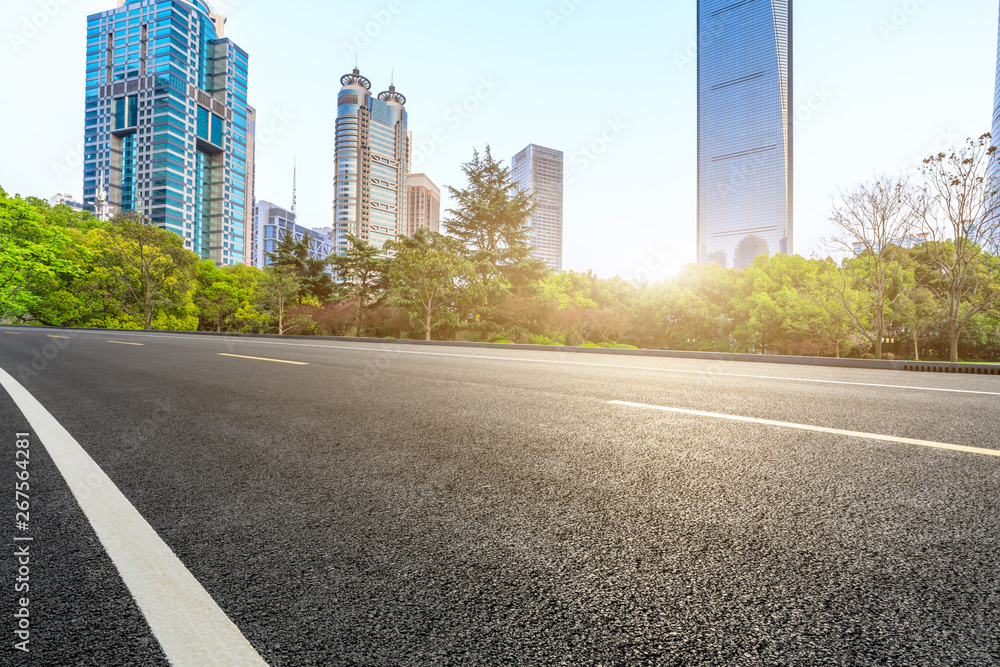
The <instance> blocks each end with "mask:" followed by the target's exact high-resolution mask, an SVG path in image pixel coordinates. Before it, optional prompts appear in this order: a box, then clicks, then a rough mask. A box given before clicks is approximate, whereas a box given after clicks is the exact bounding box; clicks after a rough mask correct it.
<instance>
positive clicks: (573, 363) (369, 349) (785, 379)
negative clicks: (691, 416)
mask: <svg viewBox="0 0 1000 667" xmlns="http://www.w3.org/2000/svg"><path fill="white" fill-rule="evenodd" d="M120 335H122V336H144V337H147V338H171V339H174V340H187V341H190V340H192V339H199V340H213V339H215V340H218V338H217V337H215V336H171V335H163V334H148V333H134V334H128V333H123V334H120ZM223 340H225V341H227V342H229V341H239V342H241V343H246V344H250V345H281V346H285V347H312V348H317V349H333V350H355V351H358V350H360V351H363V352H381V353H384V354H416V355H421V356H430V357H457V358H464V359H488V360H490V361H517V362H523V363H529V364H558V365H563V366H590V367H594V368H618V369H622V370H638V371H653V372H655V373H681V374H687V375H712V376H719V377H735V378H748V379H751V380H780V381H782V382H809V383H813V384H836V385H846V386H852V387H878V388H880V389H908V390H912V391H936V392H943V393H948V394H975V395H978V396H1000V392H997V391H976V390H973V389H944V388H941V387H915V386H908V385H899V384H875V383H872V382H847V381H844V380H819V379H815V378H800V377H782V376H780V375H751V374H748V373H722V372H718V371H693V370H688V369H680V368H656V367H653V366H627V365H622V364H599V363H592V362H586V361H562V360H556V359H527V358H524V357H497V356H490V355H482V354H449V353H446V352H423V351H418V350H400V349H384V348H378V347H360V344H359V345H316V344H310V343H280V342H278V341H270V340H256V339H251V338H226V339H223ZM386 345H393V343H390V342H387V343H386ZM397 347H400V346H399V345H398V344H397ZM498 351H499V350H498ZM558 351H559V350H558V348H554V349H553V352H558ZM567 354H572V353H567ZM646 358H647V359H669V358H670V357H646ZM692 361H714V360H711V359H705V360H701V359H693V360H692ZM733 363H749V362H733ZM854 370H858V369H854Z"/></svg>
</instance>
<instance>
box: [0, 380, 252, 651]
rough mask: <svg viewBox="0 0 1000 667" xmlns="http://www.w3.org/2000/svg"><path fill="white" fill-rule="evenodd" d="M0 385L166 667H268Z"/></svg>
mask: <svg viewBox="0 0 1000 667" xmlns="http://www.w3.org/2000/svg"><path fill="white" fill-rule="evenodd" d="M0 385H2V386H3V388H4V389H6V390H7V393H8V394H10V396H11V398H12V399H13V400H14V402H15V403H16V404H17V406H18V408H20V409H21V412H22V413H23V414H24V416H25V418H26V419H27V420H28V422H29V423H30V424H31V427H32V429H33V431H34V433H35V435H37V436H38V439H39V440H40V441H41V443H42V445H43V446H44V447H45V450H46V451H47V452H48V453H49V456H51V457H52V460H53V461H54V462H55V464H56V467H57V468H58V469H59V472H60V473H62V476H63V477H64V478H65V479H66V482H67V484H69V488H70V490H71V491H72V492H73V495H74V496H75V497H76V500H77V502H78V503H79V504H80V507H81V508H82V509H83V512H84V514H85V515H86V516H87V519H88V520H89V521H90V524H91V525H92V526H93V527H94V531H95V532H96V533H97V537H98V538H100V540H101V544H103V545H104V549H105V551H107V553H108V556H110V557H111V560H112V562H114V564H115V567H117V568H118V572H119V573H120V574H121V576H122V579H123V580H124V582H125V585H126V586H128V589H129V591H130V592H131V593H132V596H133V597H134V598H135V600H136V602H137V603H138V605H139V608H140V609H141V610H142V613H143V615H144V616H145V617H146V621H147V622H148V623H149V627H150V629H151V630H152V631H153V634H154V635H155V636H156V639H157V640H158V641H159V642H160V646H162V647H163V652H164V653H165V654H166V656H167V659H168V660H169V661H170V663H171V664H172V665H174V666H175V667H180V666H185V667H186V666H188V665H190V666H191V667H202V666H206V665H220V666H222V665H226V666H229V665H231V666H232V667H241V666H243V665H265V666H266V663H265V662H264V661H263V660H262V659H261V657H260V656H259V655H257V652H256V651H255V650H254V649H253V647H252V646H250V643H249V642H248V641H247V640H246V638H245V637H244V636H243V634H242V633H241V632H240V630H239V628H237V627H236V626H235V625H234V624H233V622H232V621H231V620H229V617H227V616H226V614H225V613H224V612H223V611H222V610H221V609H220V608H219V606H218V605H217V604H216V603H215V601H214V600H213V599H212V598H211V597H210V596H209V594H208V593H207V592H206V591H205V589H204V588H202V586H201V584H199V583H198V581H197V580H196V579H195V578H194V576H193V575H192V574H191V573H190V572H189V571H188V569H187V568H186V567H184V564H183V563H181V561H180V560H178V558H177V556H175V555H174V552H173V551H171V550H170V547H168V546H167V545H166V544H165V543H164V542H163V540H162V539H160V536H159V535H157V534H156V531H155V530H153V528H152V526H150V525H149V523H147V522H146V520H145V519H144V518H142V515H141V514H139V512H138V510H136V509H135V507H134V506H133V505H132V503H130V502H129V501H128V499H127V498H125V496H124V495H122V493H121V491H119V490H118V487H116V486H115V485H114V482H112V481H111V479H110V478H108V476H107V475H105V474H104V471H103V470H101V468H100V467H99V466H98V465H97V464H96V463H95V462H94V460H93V459H92V458H90V456H89V455H88V454H87V452H85V451H84V450H83V448H82V447H81V446H80V445H79V443H77V441H76V440H75V439H74V438H73V436H71V435H70V434H69V433H68V432H67V431H66V429H64V428H63V427H62V425H60V424H59V422H57V421H56V419H55V418H54V417H53V416H52V415H51V414H49V412H48V411H47V410H46V409H45V408H44V407H43V406H42V404H41V403H39V402H38V401H37V400H36V399H35V397H34V396H32V395H31V394H30V393H28V391H27V390H26V389H25V388H24V387H22V386H21V385H20V383H18V382H17V381H16V380H15V379H14V378H13V377H11V376H10V375H9V374H8V373H7V372H6V371H4V370H2V369H0Z"/></svg>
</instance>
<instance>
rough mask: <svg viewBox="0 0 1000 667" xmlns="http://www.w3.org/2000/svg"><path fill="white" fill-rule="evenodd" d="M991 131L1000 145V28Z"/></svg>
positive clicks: (994, 141)
mask: <svg viewBox="0 0 1000 667" xmlns="http://www.w3.org/2000/svg"><path fill="white" fill-rule="evenodd" d="M998 25H1000V24H998ZM990 133H991V134H992V135H993V145H994V146H1000V30H998V36H997V76H996V88H995V89H994V93H993V125H992V129H991V132H990Z"/></svg>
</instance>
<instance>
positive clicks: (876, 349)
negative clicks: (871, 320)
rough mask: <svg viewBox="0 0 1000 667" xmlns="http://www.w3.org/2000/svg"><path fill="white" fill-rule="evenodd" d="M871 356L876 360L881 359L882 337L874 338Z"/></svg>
mask: <svg viewBox="0 0 1000 667" xmlns="http://www.w3.org/2000/svg"><path fill="white" fill-rule="evenodd" d="M872 354H873V355H875V358H876V359H881V358H882V336H878V337H876V338H875V342H874V344H873V345H872Z"/></svg>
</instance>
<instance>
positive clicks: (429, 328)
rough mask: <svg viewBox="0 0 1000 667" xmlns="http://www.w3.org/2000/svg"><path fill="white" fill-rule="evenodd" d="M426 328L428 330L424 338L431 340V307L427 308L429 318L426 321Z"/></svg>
mask: <svg viewBox="0 0 1000 667" xmlns="http://www.w3.org/2000/svg"><path fill="white" fill-rule="evenodd" d="M424 328H425V329H426V330H427V335H426V337H425V338H424V340H430V339H431V311H430V309H429V308H428V309H427V320H426V321H425V323H424Z"/></svg>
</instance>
